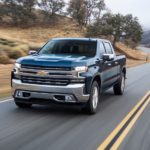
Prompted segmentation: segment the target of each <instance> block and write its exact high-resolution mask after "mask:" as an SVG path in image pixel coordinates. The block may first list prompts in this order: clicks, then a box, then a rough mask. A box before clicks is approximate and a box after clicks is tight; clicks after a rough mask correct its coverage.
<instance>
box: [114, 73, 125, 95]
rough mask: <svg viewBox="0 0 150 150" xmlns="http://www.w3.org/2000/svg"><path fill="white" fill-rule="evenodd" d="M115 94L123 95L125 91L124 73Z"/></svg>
mask: <svg viewBox="0 0 150 150" xmlns="http://www.w3.org/2000/svg"><path fill="white" fill-rule="evenodd" d="M113 89H114V94H115V95H123V93H124V90H125V74H124V73H122V75H121V78H120V79H119V82H118V83H117V84H116V85H114V87H113Z"/></svg>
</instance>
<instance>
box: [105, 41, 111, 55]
mask: <svg viewBox="0 0 150 150" xmlns="http://www.w3.org/2000/svg"><path fill="white" fill-rule="evenodd" d="M105 48H106V52H107V54H113V51H112V48H111V46H110V44H109V43H107V42H105Z"/></svg>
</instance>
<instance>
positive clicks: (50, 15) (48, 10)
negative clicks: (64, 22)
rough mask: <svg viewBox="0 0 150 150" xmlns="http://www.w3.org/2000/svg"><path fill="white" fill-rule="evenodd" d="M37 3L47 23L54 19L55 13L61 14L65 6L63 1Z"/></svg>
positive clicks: (43, 0)
mask: <svg viewBox="0 0 150 150" xmlns="http://www.w3.org/2000/svg"><path fill="white" fill-rule="evenodd" d="M37 3H38V6H39V7H40V8H41V10H43V14H44V15H45V20H47V21H48V22H49V21H51V20H53V19H55V16H56V14H57V13H58V14H61V12H62V9H63V8H64V6H65V2H64V0H40V1H38V2H37Z"/></svg>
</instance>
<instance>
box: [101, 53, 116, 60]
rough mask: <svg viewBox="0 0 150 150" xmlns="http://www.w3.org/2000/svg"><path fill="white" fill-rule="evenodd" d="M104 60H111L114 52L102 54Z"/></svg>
mask: <svg viewBox="0 0 150 150" xmlns="http://www.w3.org/2000/svg"><path fill="white" fill-rule="evenodd" d="M103 60H104V61H111V60H114V54H103Z"/></svg>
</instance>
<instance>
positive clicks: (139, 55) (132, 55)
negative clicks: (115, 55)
mask: <svg viewBox="0 0 150 150" xmlns="http://www.w3.org/2000/svg"><path fill="white" fill-rule="evenodd" d="M116 48H117V50H118V51H119V52H120V53H122V54H124V55H126V56H127V58H129V59H133V60H137V61H138V60H139V61H145V60H146V59H147V57H148V54H147V53H145V52H142V51H139V50H136V49H131V48H129V47H127V46H126V45H124V44H122V43H117V44H116Z"/></svg>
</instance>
